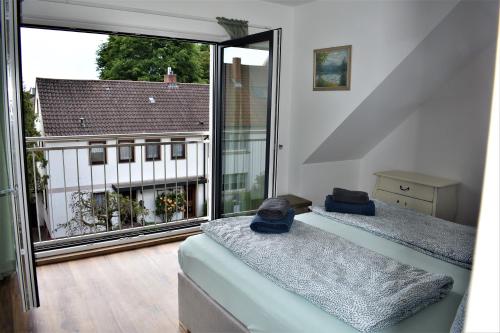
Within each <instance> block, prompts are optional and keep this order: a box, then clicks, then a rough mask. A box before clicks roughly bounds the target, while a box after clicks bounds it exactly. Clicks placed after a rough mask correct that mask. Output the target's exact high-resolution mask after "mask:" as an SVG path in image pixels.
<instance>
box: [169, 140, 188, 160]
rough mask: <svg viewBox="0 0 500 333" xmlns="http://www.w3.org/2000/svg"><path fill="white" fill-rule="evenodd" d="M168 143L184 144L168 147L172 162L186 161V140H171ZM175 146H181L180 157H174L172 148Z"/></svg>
mask: <svg viewBox="0 0 500 333" xmlns="http://www.w3.org/2000/svg"><path fill="white" fill-rule="evenodd" d="M170 142H184V143H183V144H181V143H176V144H171V145H170V159H172V160H185V159H186V146H187V144H186V138H171V139H170ZM175 145H181V146H182V155H181V156H174V146H175Z"/></svg>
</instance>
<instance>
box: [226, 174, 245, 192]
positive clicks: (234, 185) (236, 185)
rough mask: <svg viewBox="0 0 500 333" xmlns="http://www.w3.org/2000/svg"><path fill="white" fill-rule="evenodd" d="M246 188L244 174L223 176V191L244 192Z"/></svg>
mask: <svg viewBox="0 0 500 333" xmlns="http://www.w3.org/2000/svg"><path fill="white" fill-rule="evenodd" d="M246 187H247V174H246V173H232V174H226V175H224V191H235V190H244V189H246Z"/></svg>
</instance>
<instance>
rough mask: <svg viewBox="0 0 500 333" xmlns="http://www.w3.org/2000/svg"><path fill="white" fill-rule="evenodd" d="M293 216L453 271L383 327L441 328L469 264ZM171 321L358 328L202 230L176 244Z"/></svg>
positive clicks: (415, 262)
mask: <svg viewBox="0 0 500 333" xmlns="http://www.w3.org/2000/svg"><path fill="white" fill-rule="evenodd" d="M295 219H296V220H298V221H301V222H304V223H307V224H309V225H312V226H315V227H317V228H320V229H322V230H324V231H327V232H331V233H334V234H336V235H338V236H341V237H343V238H346V239H348V240H350V241H352V242H354V243H356V244H358V245H361V246H364V247H366V248H369V249H371V250H373V251H376V252H378V253H380V254H383V255H385V256H387V257H390V258H393V259H395V260H397V261H399V262H401V263H404V264H409V265H412V266H415V267H418V268H421V269H424V270H426V271H428V272H434V273H444V274H446V275H449V276H451V277H452V278H453V280H454V284H453V289H452V290H451V292H450V294H449V295H448V296H447V297H446V298H444V299H443V300H441V301H440V302H438V303H435V304H432V305H430V306H428V307H427V308H425V309H424V310H422V311H420V312H418V313H417V314H415V315H414V316H412V317H410V318H408V319H405V320H403V321H401V322H400V323H398V324H397V325H394V326H391V327H390V328H388V329H385V330H384V331H383V332H422V331H425V332H449V330H450V327H451V325H452V322H453V319H454V316H455V313H456V310H457V308H458V306H459V304H460V301H461V299H462V296H463V295H464V293H465V291H466V288H467V285H468V282H469V276H470V271H469V270H467V269H465V268H462V267H459V266H457V265H454V264H452V263H448V262H445V261H442V260H440V259H437V258H433V257H431V256H428V255H426V254H423V253H421V252H418V251H416V250H414V249H411V248H409V247H406V246H404V245H401V244H398V243H395V242H393V241H391V240H388V239H386V238H382V237H379V236H377V235H375V234H373V233H370V232H367V231H365V230H362V229H359V228H356V227H353V226H350V225H346V224H342V223H337V222H335V221H332V220H331V219H329V218H327V217H325V216H321V215H319V214H315V213H306V214H301V215H298V216H296V218H295ZM179 263H180V266H181V269H182V272H181V273H180V275H179V321H180V323H179V324H180V327H181V328H182V329H183V330H184V331H190V332H192V333H197V332H358V331H357V330H356V329H354V328H353V327H351V326H350V325H348V324H346V323H344V322H343V321H341V320H339V319H337V318H336V317H334V316H332V315H330V314H328V313H326V312H325V311H323V310H322V309H320V308H319V307H317V306H315V305H313V304H312V303H310V302H308V301H307V300H305V299H304V298H302V297H300V296H298V295H296V294H294V293H292V292H289V291H287V290H285V289H283V288H280V287H278V286H277V285H275V284H274V283H273V282H271V281H270V280H268V279H266V278H265V277H264V276H262V275H261V274H259V273H258V272H257V271H254V270H253V269H252V268H250V267H249V266H247V265H246V264H245V263H243V262H242V261H240V260H239V259H238V258H237V257H236V256H235V255H233V254H232V253H231V252H230V251H229V250H227V249H226V248H225V247H223V246H221V245H219V244H218V243H216V242H215V241H213V240H212V239H211V238H209V237H208V236H206V235H203V234H201V235H197V236H192V237H190V238H188V239H187V240H186V241H185V242H183V243H182V244H181V246H180V249H179Z"/></svg>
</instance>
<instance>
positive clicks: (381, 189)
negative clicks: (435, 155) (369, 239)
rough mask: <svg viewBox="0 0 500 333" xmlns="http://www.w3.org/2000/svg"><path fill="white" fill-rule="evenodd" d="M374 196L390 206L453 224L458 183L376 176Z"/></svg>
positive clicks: (414, 176) (396, 174) (422, 177)
mask: <svg viewBox="0 0 500 333" xmlns="http://www.w3.org/2000/svg"><path fill="white" fill-rule="evenodd" d="M375 176H377V182H376V184H375V189H374V191H373V196H374V197H375V198H376V199H378V200H380V201H384V202H387V203H391V204H396V205H399V206H401V207H403V208H409V209H413V210H416V211H418V212H421V213H424V214H429V215H432V216H436V217H439V218H442V219H445V220H449V221H453V220H454V219H455V215H456V211H457V191H458V185H459V182H457V181H454V180H449V179H445V178H439V177H433V176H428V175H424V174H421V173H415V172H408V171H399V170H392V171H380V172H376V173H375Z"/></svg>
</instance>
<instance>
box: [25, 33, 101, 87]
mask: <svg viewBox="0 0 500 333" xmlns="http://www.w3.org/2000/svg"><path fill="white" fill-rule="evenodd" d="M106 39H107V35H101V34H90V33H80V32H69V31H57V30H44V29H31V28H21V48H22V50H21V53H22V54H21V55H22V58H21V62H22V70H23V83H24V86H25V88H26V89H29V88H31V87H34V86H35V79H36V78H37V77H44V78H56V79H97V78H98V73H97V69H96V67H97V66H96V63H95V59H96V51H97V48H98V47H99V45H100V44H102V43H103V42H104V41H106Z"/></svg>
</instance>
